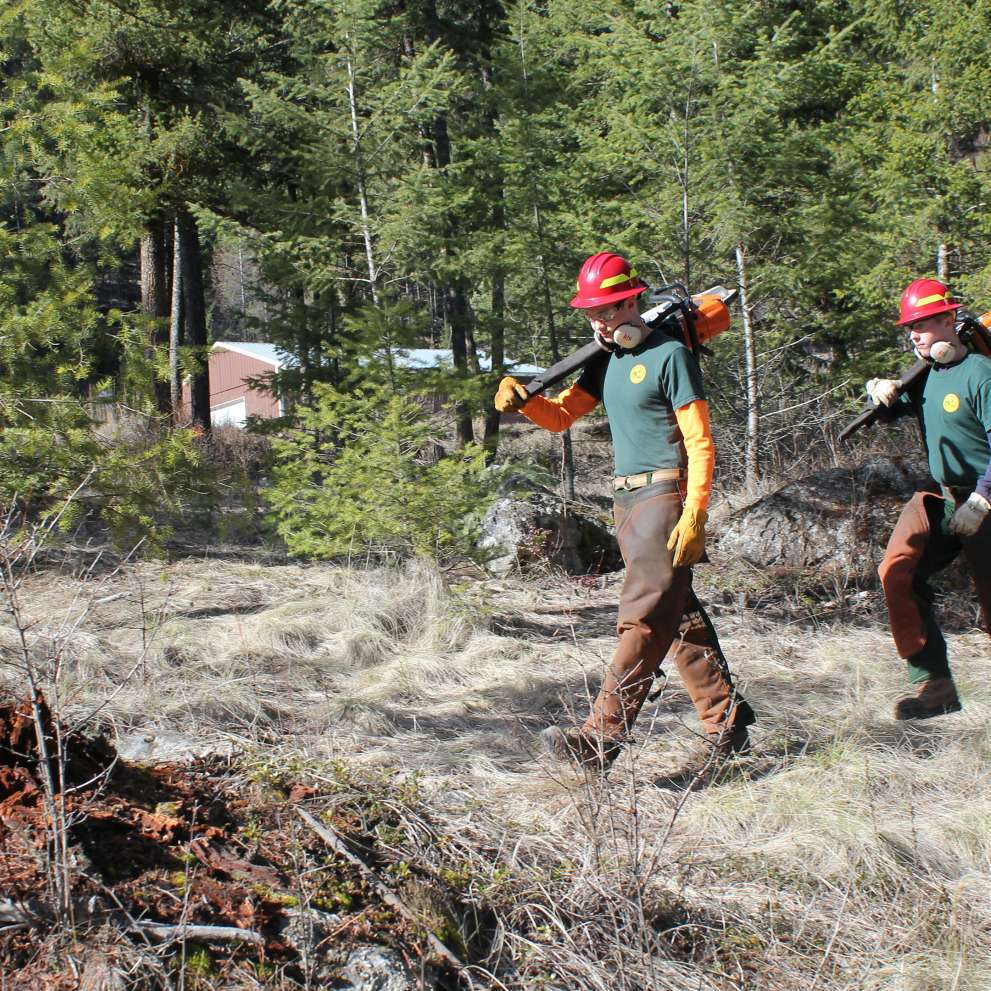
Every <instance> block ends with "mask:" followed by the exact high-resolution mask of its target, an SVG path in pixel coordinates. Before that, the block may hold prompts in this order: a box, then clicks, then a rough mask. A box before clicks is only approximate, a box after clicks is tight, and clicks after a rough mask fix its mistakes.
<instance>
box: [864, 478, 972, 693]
mask: <svg viewBox="0 0 991 991" xmlns="http://www.w3.org/2000/svg"><path fill="white" fill-rule="evenodd" d="M961 496H962V498H964V499H965V498H966V494H965V493H961ZM953 507H954V503H953V501H952V500H946V499H944V497H943V496H942V495H940V494H938V493H935V492H916V494H915V495H914V496H912V498H911V499H910V500H909V502H908V503H906V505H905V508H904V509H903V510H902V513H901V516H900V517H899V518H898V522H897V523H896V524H895V529H894V531H893V532H892V534H891V539H890V540H889V541H888V547H887V549H886V550H885V552H884V560H883V561H882V562H881V567H880V568H879V573H880V575H881V586H882V587H883V588H884V597H885V599H886V600H887V603H888V619H889V622H890V623H891V635H892V637H894V641H895V648H896V649H897V651H898V655H899V656H900V657H902V658H904V659H905V660H906V661H908V666H909V677H910V678H911V680H912V681H913V682H920V681H928V680H929V679H930V678H946V677H949V676H950V666H949V662H948V660H947V656H946V641H945V640H944V639H943V634H942V632H941V631H940V628H939V626H938V625H937V623H936V619H935V615H934V610H933V599H934V596H933V590H932V587H931V586H930V585H929V579H930V578H931V577H932V576H933V575H934V574H935V573H936V572H937V571H942V570H943V568H945V567H946V566H947V565H949V564H950V562H951V561H953V560H954V559H955V558H956V557H957V555H958V554H960V553H961V552H962V553H963V555H964V557H965V558H966V560H967V563H968V565H969V566H970V572H971V575H972V576H973V579H974V586H975V588H976V590H977V600H978V602H979V603H980V606H981V611H982V613H983V619H984V628H985V629H986V630H991V627H989V620H991V517H989V518H987V519H985V520H984V523H983V524H982V525H981V528H980V530H978V531H977V533H975V534H974V536H973V537H965V538H963V539H961V538H960V537H954V536H953V535H952V534H949V533H947V532H946V531H945V522H946V520H947V519H948V517H949V516H950V514H951V512H952V510H953Z"/></svg>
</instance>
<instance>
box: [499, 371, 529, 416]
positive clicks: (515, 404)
mask: <svg viewBox="0 0 991 991" xmlns="http://www.w3.org/2000/svg"><path fill="white" fill-rule="evenodd" d="M529 398H530V393H529V392H527V391H526V389H525V388H524V387H523V386H522V385H520V383H519V382H517V381H516V379H514V378H513V376H512V375H507V376H506V377H505V378H504V379H503V380H502V381H501V382H500V383H499V389H498V390H497V392H496V394H495V408H496V409H497V410H499V412H500V413H515V412H516V411H517V410H518V409H520V408H521V407H522V406H523V404H524V403H525V402H526V401H527V400H528V399H529Z"/></svg>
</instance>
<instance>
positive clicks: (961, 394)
mask: <svg viewBox="0 0 991 991" xmlns="http://www.w3.org/2000/svg"><path fill="white" fill-rule="evenodd" d="M959 308H960V304H959V303H954V302H953V297H952V296H951V295H950V291H949V290H948V289H947V287H946V286H945V285H943V283H942V282H938V281H937V280H935V279H916V280H915V281H914V282H913V283H912V284H911V285H910V286H909V287H908V288H907V289H906V290H905V292H904V293H902V298H901V315H900V319H899V321H898V325H899V326H902V327H906V328H907V330H908V333H909V336H910V337H911V340H912V345H913V347H914V349H915V353H916V355H917V357H919V358H921V359H922V360H924V361H926V362H927V363H928V364H929V365H930V366H931V367H930V370H929V374H928V375H927V376H926V377H925V378H924V379H923V380H922V383H921V384H920V385H919V386H917V387H916V388H914V389H910V390H907V391H905V392H902V391H901V390H900V388H899V383H898V382H896V381H895V380H893V379H871V380H870V382H868V383H867V393H868V395H869V396H870V397H871V399H872V400H873V401H874V402H875V403H876V404H877V405H878V406H879V407H880V406H883V407H886V415H885V419H893V418H895V417H897V416H901V415H903V414H906V413H915V414H916V415H917V416H918V418H919V422H920V424H921V425H922V433H923V437H924V439H925V445H926V453H927V456H928V459H929V471H930V473H931V474H932V477H933V479H934V481H935V484H933V485H932V486H930V487H929V490H927V491H923V492H917V493H916V494H915V495H914V496H913V497H912V499H911V500H910V501H909V503H908V504H907V505H906V506H905V508H904V509H903V510H902V513H901V516H900V517H899V519H898V523H897V524H896V525H895V529H894V531H893V533H892V534H891V539H890V540H889V541H888V547H887V549H886V551H885V553H884V560H883V561H882V562H881V567H880V574H881V584H882V586H883V588H884V595H885V599H886V600H887V603H888V617H889V620H890V623H891V633H892V636H893V637H894V641H895V647H896V648H897V650H898V654H899V655H900V656H901V657H902V658H903V659H904V660H905V661H906V662H907V664H908V673H909V680H910V682H911V683H912V684H913V685H914V686H915V689H914V691H913V692H912V693H911V694H909V695H907V696H905V697H904V698H901V699H899V700H898V701H897V702H896V703H895V711H894V716H895V719H929V718H930V717H932V716H940V715H943V714H944V713H948V712H957V711H958V710H959V709H960V698H959V696H958V695H957V689H956V686H955V685H954V683H953V677H952V675H951V673H950V666H949V662H948V660H947V655H946V641H945V640H944V639H943V634H942V633H941V632H940V629H939V626H937V624H936V620H935V617H934V615H933V591H932V588H931V587H930V586H929V578H930V577H931V576H932V575H933V574H935V573H936V572H937V571H941V570H942V569H943V568H945V567H946V566H947V565H948V564H950V562H951V561H953V560H954V559H955V558H956V557H957V555H959V554H960V553H961V552H963V555H964V557H965V558H966V559H967V562H968V564H969V565H970V570H971V574H972V575H973V579H974V585H975V586H976V589H977V598H978V601H979V602H980V605H981V609H982V612H983V615H984V624H985V627H986V628H987V627H988V622H989V619H991V522H989V521H988V517H989V511H991V358H989V357H986V356H985V354H981V353H975V352H972V351H970V350H969V349H968V347H967V345H966V344H965V343H964V342H963V341H962V340H961V339H960V336H959V334H958V330H957V328H956V321H955V311H956V310H958V309H959ZM984 350H987V349H986V347H985V348H984Z"/></svg>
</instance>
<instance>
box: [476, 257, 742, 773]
mask: <svg viewBox="0 0 991 991" xmlns="http://www.w3.org/2000/svg"><path fill="white" fill-rule="evenodd" d="M646 289H647V286H646V285H645V284H644V283H643V282H642V281H641V280H640V279H639V278H638V277H637V274H636V272H635V271H634V270H633V269H632V268H631V267H630V264H629V263H628V262H627V261H626V259H624V258H622V257H621V256H619V255H616V254H612V253H610V252H606V251H602V252H599V253H598V254H595V255H592V256H591V257H590V258H588V259H587V260H586V261H585V264H584V265H582V268H581V272H580V273H579V275H578V292H577V294H576V295H575V297H574V298H573V299H572V300H571V305H572V306H573V307H575V308H576V309H580V310H582V311H584V313H585V314H586V315H587V316H588V319H589V321H590V322H591V325H592V329H593V331H594V332H595V334H596V335H597V336H598V337H599V338H600V340H601V341H603V342H605V343H606V344H607V345H608V346H609V348H610V350H608V351H604V352H603V354H602V357H601V359H599V360H598V361H593V362H592V363H591V364H589V365H587V366H586V367H585V369H584V370H583V371H582V374H581V376H580V377H579V379H578V381H577V382H576V383H574V384H573V385H571V386H569V387H568V388H566V389H565V390H564V391H563V392H562V393H560V395H558V396H557V397H556V398H554V399H547V398H546V397H544V396H542V395H536V396H533V397H530V396H529V395H528V394H527V392H526V389H525V388H524V387H523V386H522V385H521V384H520V383H519V382H517V381H516V380H515V379H514V378H512V377H506V378H504V379H503V380H502V382H501V383H500V385H499V391H498V392H497V393H496V399H495V405H496V408H497V409H499V410H500V411H502V412H506V411H509V410H519V411H520V412H522V413H523V415H524V416H526V417H527V418H528V419H530V420H531V421H533V422H534V423H536V424H538V425H539V426H541V427H544V428H545V429H547V430H553V431H562V430H567V429H568V427H570V426H571V424H572V423H574V422H575V420H577V419H578V418H579V417H580V416H583V415H584V414H586V413H588V412H589V411H590V410H592V409H593V408H594V407H595V406H596V405H597V404H598V403H599V402H602V403H603V405H604V406H605V409H606V414H607V416H608V418H609V429H610V432H611V434H612V440H613V454H614V458H615V475H614V478H613V488H614V499H615V516H616V535H617V539H618V541H619V546H620V551H621V552H622V555H623V560H624V562H625V564H626V579H625V582H624V584H623V590H622V592H621V594H620V602H619V618H618V623H617V633H618V635H619V645H618V647H617V649H616V652H615V654H614V656H613V658H612V662H611V663H610V665H609V669H608V671H607V672H606V675H605V678H604V680H603V683H602V687H601V689H600V691H599V694H598V697H597V698H596V700H595V702H594V703H593V705H592V711H591V713H590V714H589V716H588V719H587V720H586V721H585V723H584V725H583V726H582V727H581V728H580V729H570V730H561V729H559V728H557V727H551V728H550V729H548V730H545V731H544V733H543V734H542V737H543V740H544V743H545V744H546V745H547V746H548V747H549V749H550V750H551V751H552V753H554V754H555V755H556V756H558V757H561V758H566V759H569V760H571V761H572V762H573V763H576V764H584V765H586V766H591V767H602V768H605V767H607V766H608V765H609V764H610V763H611V762H612V760H613V759H614V758H615V756H616V755H617V753H618V752H619V750H620V748H621V747H622V744H623V742H624V741H625V740H626V738H627V737H628V735H629V733H630V732H631V730H632V728H633V723H634V721H635V720H636V718H637V715H638V714H639V712H640V709H641V707H642V706H643V704H644V702H645V700H646V698H647V694H648V692H649V691H650V686H651V683H652V682H653V680H654V676H655V675H656V673H657V671H658V670H659V668H660V665H661V661H662V660H663V658H664V656H665V655H666V654H668V652H669V648H670V654H671V657H672V659H673V661H674V663H675V664H676V666H677V668H678V671H679V673H680V674H681V677H682V681H683V682H684V684H685V687H686V689H687V690H688V693H689V695H690V696H691V698H692V701H693V702H694V704H695V708H696V711H697V712H698V715H699V718H700V720H701V722H702V726H703V728H704V730H705V740H706V743H705V746H704V748H703V751H702V753H701V754H700V755H699V757H700V758H701V759H700V760H698V761H693V762H692V763H691V764H690V765H689V766H688V768H686V769H685V770H684V771H682V772H681V773H680V774H677V775H672V777H671V781H672V782H673V783H674V782H679V783H680V782H682V781H684V782H685V783H691V782H693V781H694V782H698V783H701V781H702V780H703V779H704V778H705V777H708V775H709V772H711V771H712V770H714V769H715V768H717V767H718V766H720V764H721V763H722V762H723V761H724V760H725V759H726V758H727V757H729V756H731V755H732V754H734V753H739V752H742V751H745V750H747V749H749V737H748V732H747V727H748V726H749V725H750V724H751V723H753V721H754V714H753V711H752V709H751V708H750V706H749V705H748V704H747V702H746V701H744V699H742V698H741V697H740V696H739V694H737V692H736V691H735V689H734V687H733V682H732V679H731V677H730V672H729V667H728V666H727V663H726V659H725V657H724V656H723V653H722V650H721V649H720V647H719V642H718V640H717V638H716V633H715V630H714V629H713V626H712V623H711V621H710V620H709V617H708V616H707V615H706V614H705V611H704V610H703V609H702V606H701V604H700V603H699V601H698V599H697V598H696V596H695V593H694V591H693V590H692V571H691V569H692V565H694V564H697V563H698V562H699V561H701V560H702V558H703V556H704V554H705V523H706V513H707V509H708V504H709V494H710V489H711V483H712V469H713V464H714V461H715V449H714V446H713V442H712V433H711V430H710V427H709V411H708V406H707V404H706V400H705V393H704V391H703V388H702V377H701V373H700V371H699V367H698V363H697V362H696V360H695V356H694V355H693V354H692V352H691V350H690V349H689V348H687V347H686V346H685V345H684V344H683V343H682V342H680V341H675V340H673V339H672V338H670V337H668V336H667V335H666V334H664V333H663V331H660V330H651V329H650V328H649V327H647V325H646V324H645V323H644V321H643V320H642V319H641V317H640V312H639V308H638V305H637V300H638V297H639V296H640V295H641V294H642V293H643V292H644V291H645V290H646ZM700 771H701V772H703V773H701V774H699V773H698V772H700Z"/></svg>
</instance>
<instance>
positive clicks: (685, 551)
mask: <svg viewBox="0 0 991 991" xmlns="http://www.w3.org/2000/svg"><path fill="white" fill-rule="evenodd" d="M708 518H709V514H708V513H706V511H705V510H704V509H693V508H692V507H691V506H685V508H684V509H683V510H682V511H681V518H680V519H679V520H678V522H677V523H676V524H675V525H674V530H672V531H671V536H670V537H669V538H668V550H669V551H674V555H673V558H672V561H671V563H672V564H673V565H674V567H676V568H690V567H691V566H692V565H693V564H698V563H699V561H701V560H702V557H703V555H704V554H705V521H706V520H707V519H708Z"/></svg>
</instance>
